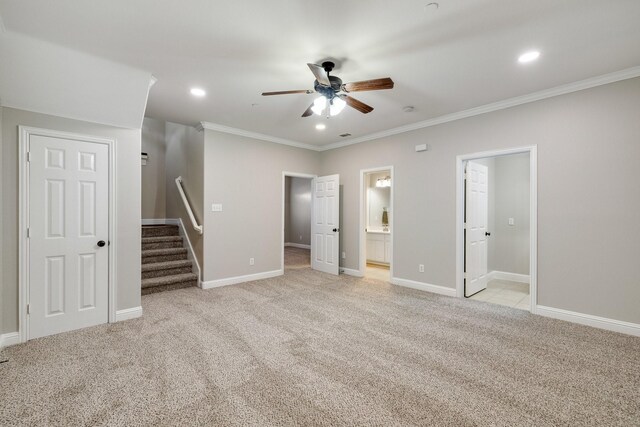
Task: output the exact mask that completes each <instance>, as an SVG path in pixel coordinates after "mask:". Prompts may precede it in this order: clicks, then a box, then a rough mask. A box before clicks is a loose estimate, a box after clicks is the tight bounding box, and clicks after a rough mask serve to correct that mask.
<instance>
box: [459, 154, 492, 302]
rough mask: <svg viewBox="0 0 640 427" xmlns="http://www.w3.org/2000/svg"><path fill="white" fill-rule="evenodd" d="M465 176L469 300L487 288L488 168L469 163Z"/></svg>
mask: <svg viewBox="0 0 640 427" xmlns="http://www.w3.org/2000/svg"><path fill="white" fill-rule="evenodd" d="M465 177H466V179H465V181H466V185H465V201H466V203H465V270H464V271H465V275H464V278H465V279H464V296H465V297H469V296H471V295H473V294H475V293H477V292H480V291H481V290H483V289H485V288H486V287H487V237H488V236H489V232H488V230H487V223H488V217H489V180H488V168H487V167H486V166H484V165H481V164H479V163H474V162H467V169H466V173H465Z"/></svg>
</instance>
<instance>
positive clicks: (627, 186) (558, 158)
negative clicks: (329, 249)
mask: <svg viewBox="0 0 640 427" xmlns="http://www.w3.org/2000/svg"><path fill="white" fill-rule="evenodd" d="M374 114H375V112H374ZM638 117H640V78H635V79H630V80H625V81H621V82H617V83H613V84H608V85H604V86H600V87H596V88H592V89H588V90H583V91H579V92H574V93H571V94H567V95H563V96H558V97H554V98H549V99H546V100H542V101H538V102H534V103H530V104H525V105H521V106H518V107H514V108H509V109H505V110H501V111H496V112H493V113H488V114H484V115H480V116H475V117H470V118H467V119H463V120H458V121H455V122H450V123H446V124H441V125H438V126H433V127H429V128H425V129H420V130H417V131H413V132H411V133H404V134H400V135H395V136H390V137H386V138H383V139H380V140H376V141H371V142H367V143H363V144H357V145H352V146H348V147H344V148H340V149H336V150H330V151H325V152H322V153H321V159H322V160H321V167H320V172H321V175H327V174H333V173H339V174H340V180H341V187H342V209H343V212H342V223H341V227H340V228H341V237H342V239H341V240H342V244H343V246H342V249H341V250H343V251H345V252H346V254H347V259H346V260H345V261H344V266H345V267H347V268H352V269H357V268H358V259H359V258H358V228H359V226H358V221H359V171H360V169H367V168H373V167H379V166H384V165H389V164H391V165H393V166H394V178H395V186H394V189H395V193H394V203H395V212H394V215H395V216H394V227H395V229H394V230H393V233H394V259H393V265H394V275H395V276H396V277H400V278H404V279H410V280H415V281H419V282H424V283H430V284H435V285H440V286H445V287H449V288H455V283H456V282H455V281H456V248H455V236H456V224H455V218H456V196H455V181H456V173H455V168H456V156H457V155H460V154H470V153H477V152H481V151H488V150H494V149H499V148H508V147H519V146H526V145H537V146H538V303H539V304H541V305H545V306H550V307H555V308H560V309H565V310H570V311H576V312H580V313H586V314H591V315H595V316H602V317H606V318H611V319H618V320H623V321H628V322H634V323H640V310H638V301H640V287H639V286H637V278H636V277H637V274H636V271H635V270H636V268H635V265H636V264H637V260H638V259H640V245H639V244H638V236H640V221H638V220H637V216H638V214H637V212H638V210H639V209H640V186H639V185H637V180H636V179H635V177H636V175H637V164H638V159H640V144H639V143H638V141H639V140H640V120H638ZM372 119H373V117H372ZM422 143H428V144H429V145H430V147H431V150H430V151H426V152H422V153H416V152H415V151H414V146H415V145H416V144H422ZM418 264H424V265H425V272H424V273H419V272H418V268H417V266H418Z"/></svg>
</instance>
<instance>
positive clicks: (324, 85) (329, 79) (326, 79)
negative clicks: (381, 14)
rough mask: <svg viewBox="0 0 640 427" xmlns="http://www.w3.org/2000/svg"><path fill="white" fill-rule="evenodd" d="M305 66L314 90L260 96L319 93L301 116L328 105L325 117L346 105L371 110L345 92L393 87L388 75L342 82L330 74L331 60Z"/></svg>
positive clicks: (319, 110) (365, 110)
mask: <svg viewBox="0 0 640 427" xmlns="http://www.w3.org/2000/svg"><path fill="white" fill-rule="evenodd" d="M307 66H308V67H309V69H310V70H311V72H312V73H313V75H314V76H315V78H316V80H315V81H314V83H313V89H314V90H308V89H303V90H286V91H278V92H263V93H262V96H271V95H289V94H298V93H304V94H311V93H314V92H315V93H318V94H320V96H319V97H318V98H316V99H315V100H314V101H313V104H311V105H310V106H309V108H307V109H306V110H305V112H304V113H302V117H309V116H311V115H312V114H317V115H319V116H320V115H322V114H323V113H324V112H325V110H326V109H327V106H328V107H329V111H328V116H327V117H330V116H337V115H338V114H340V113H341V112H342V110H344V107H346V106H347V105H348V106H349V107H351V108H353V109H355V110H358V111H360V112H361V113H363V114H367V113H370V112H371V111H373V107H371V106H369V105H367V104H365V103H364V102H361V101H358V100H357V99H355V98H353V97H351V96H349V95H347V93H350V92H358V91H359V92H363V91H370V90H384V89H393V85H394V83H393V80H391V78H389V77H385V78H382V79H373V80H364V81H360V82H353V83H346V84H343V83H342V79H340V78H339V77H336V76H332V75H330V73H331V71H332V70H333V68H334V67H335V64H334V63H333V62H331V61H325V62H323V63H322V65H317V64H307Z"/></svg>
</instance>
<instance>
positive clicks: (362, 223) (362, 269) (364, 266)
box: [358, 166, 396, 281]
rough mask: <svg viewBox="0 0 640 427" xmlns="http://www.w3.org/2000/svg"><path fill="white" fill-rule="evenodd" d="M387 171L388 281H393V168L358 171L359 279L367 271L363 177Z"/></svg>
mask: <svg viewBox="0 0 640 427" xmlns="http://www.w3.org/2000/svg"><path fill="white" fill-rule="evenodd" d="M382 171H389V176H390V177H391V187H390V188H391V194H390V202H389V204H390V205H391V219H390V220H389V228H390V229H391V235H390V247H389V258H390V259H391V262H390V263H389V280H390V281H391V280H393V277H394V276H393V265H394V264H395V263H394V262H393V240H394V238H395V234H396V231H395V228H394V226H393V223H394V219H395V217H396V209H395V205H394V196H395V186H396V180H395V176H394V172H393V166H380V167H376V168H368V169H360V234H359V243H360V249H359V252H360V253H359V258H360V259H359V262H358V268H359V269H360V270H359V272H358V273H359V275H360V277H364V275H365V272H366V269H367V233H366V231H365V228H366V227H367V211H366V206H365V205H366V203H367V200H366V193H365V181H364V177H365V175H367V174H369V173H372V172H382Z"/></svg>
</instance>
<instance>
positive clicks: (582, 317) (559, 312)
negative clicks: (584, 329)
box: [536, 305, 640, 337]
mask: <svg viewBox="0 0 640 427" xmlns="http://www.w3.org/2000/svg"><path fill="white" fill-rule="evenodd" d="M536 314H539V315H540V316H544V317H551V318H553V319H559V320H565V321H567V322H572V323H578V324H580V325H586V326H591V327H594V328H598V329H606V330H608V331H613V332H620V333H621V334H628V335H633V336H636V337H640V324H638V323H631V322H624V321H622V320H615V319H609V318H606V317H599V316H593V315H591V314H584V313H578V312H575V311H569V310H563V309H561V308H553V307H545V306H543V305H538V306H536Z"/></svg>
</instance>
